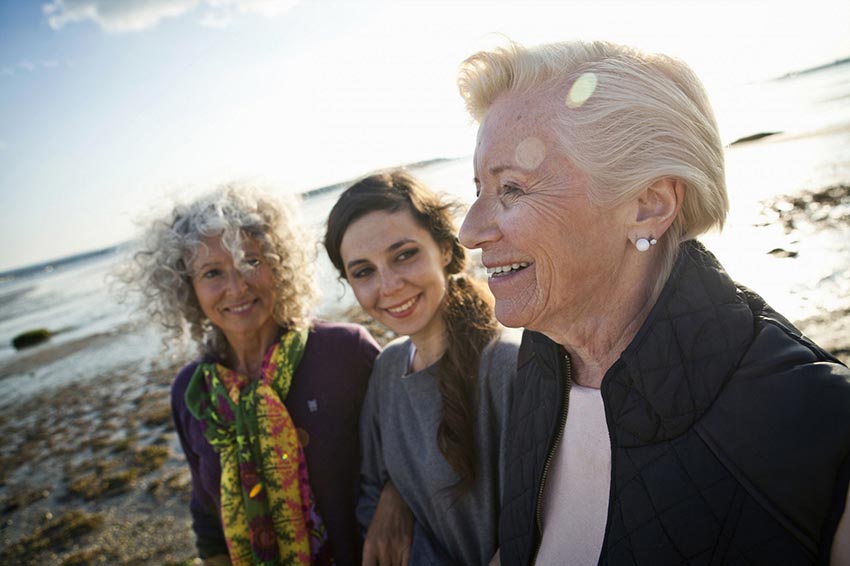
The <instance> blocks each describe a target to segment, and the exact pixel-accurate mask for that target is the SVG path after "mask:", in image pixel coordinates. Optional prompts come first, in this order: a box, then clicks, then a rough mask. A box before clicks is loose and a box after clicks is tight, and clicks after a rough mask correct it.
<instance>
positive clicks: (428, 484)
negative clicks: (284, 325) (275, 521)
mask: <svg viewBox="0 0 850 566" xmlns="http://www.w3.org/2000/svg"><path fill="white" fill-rule="evenodd" d="M520 338H521V334H520V332H518V331H515V330H510V329H504V330H502V333H501V335H500V336H497V337H496V339H495V340H493V341H492V342H491V343H490V344H489V345H488V346H487V347H486V348H485V349H484V352H483V353H482V356H481V363H480V367H479V372H478V409H477V412H476V419H475V431H474V432H475V448H476V453H477V460H476V465H477V468H476V474H477V475H476V481H475V484H474V485H473V487H472V488H471V489H470V490H469V491H468V492H466V493H465V494H463V495H462V496H460V498H459V499H457V496H455V495H453V493H452V492H451V490H450V489H449V488H450V487H451V486H453V485H454V484H455V483H456V482H457V481H458V476H457V474H455V472H454V470H453V469H452V467H451V466H450V465H449V464H448V462H446V460H445V458H444V457H443V455H442V453H441V452H440V450H439V448H438V447H437V425H438V424H439V422H440V414H441V406H442V400H441V398H440V392H439V390H438V388H437V381H436V379H435V378H434V375H433V373H434V372H435V371H436V365H435V366H431V367H429V368H426V369H424V370H422V371H418V372H415V373H410V374H408V373H407V370H408V365H409V360H410V351H411V347H412V343H411V342H410V339H408V338H400V339H397V340H395V341H393V342H392V343H391V344H389V345H388V346H387V347H386V348H385V349H384V351H383V352H381V354H380V355H379V356H378V358H377V359H376V360H375V366H374V368H373V370H372V377H371V378H370V380H369V389H368V391H367V393H366V399H365V401H364V403H363V410H362V413H361V417H360V438H361V443H362V454H363V458H362V463H361V469H360V472H361V473H360V499H359V502H358V504H357V517H358V520H359V521H360V523H361V525H362V526H363V528H364V532H365V529H366V528H368V525H369V523H370V522H371V520H372V516H373V515H374V513H375V507H376V505H377V503H378V499H379V497H380V495H381V490H382V489H383V486H384V483H385V482H386V481H387V480H388V479H391V480H392V482H393V484H395V486H396V488H397V489H398V491H399V493H401V496H402V497H403V498H404V500H405V501H406V502H407V505H408V506H409V507H410V509H411V511H412V512H413V515H414V517H415V519H416V523H417V524H416V531H415V534H414V542H413V546H412V548H411V557H410V563H411V565H412V566H419V565H422V564H463V565H469V566H474V565H477V564H481V565H486V564H487V563H488V562H489V560H490V559H491V558H492V556H493V554H494V553H495V552H496V549H497V544H498V527H499V521H498V519H499V507H500V495H501V493H502V483H501V482H502V477H503V475H502V470H503V468H504V466H503V455H504V445H505V440H506V430H507V427H506V425H507V423H506V419H507V416H508V409H509V406H510V398H509V395H510V386H509V385H510V382H511V380H512V379H513V378H514V376H515V375H516V358H517V351H518V349H519V342H520ZM423 539H426V540H423Z"/></svg>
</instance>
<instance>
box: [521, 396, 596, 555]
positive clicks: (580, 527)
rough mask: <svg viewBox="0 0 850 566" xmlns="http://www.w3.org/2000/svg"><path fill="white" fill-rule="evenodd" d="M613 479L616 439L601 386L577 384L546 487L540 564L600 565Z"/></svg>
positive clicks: (571, 397)
mask: <svg viewBox="0 0 850 566" xmlns="http://www.w3.org/2000/svg"><path fill="white" fill-rule="evenodd" d="M610 484H611V439H610V437H609V436H608V426H607V424H606V423H605V407H604V405H603V403H602V393H601V392H600V390H599V389H592V388H590V387H581V386H579V385H576V384H573V385H572V388H571V389H570V405H569V412H568V413H567V423H566V425H565V426H564V436H563V438H562V439H561V443H560V445H559V446H558V449H557V451H556V452H555V456H554V458H553V460H552V464H551V467H550V468H549V478H548V480H547V481H546V486H545V488H544V492H543V541H542V543H541V545H540V551H539V552H538V554H537V561H536V564H537V565H538V566H546V565H550V564H558V565H561V564H577V565H584V564H596V563H597V562H598V561H599V553H600V551H601V550H602V539H603V538H604V536H605V524H606V521H607V515H608V491H609V488H610Z"/></svg>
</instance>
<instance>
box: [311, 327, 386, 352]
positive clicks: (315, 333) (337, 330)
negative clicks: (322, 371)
mask: <svg viewBox="0 0 850 566" xmlns="http://www.w3.org/2000/svg"><path fill="white" fill-rule="evenodd" d="M311 341H312V342H313V343H314V344H320V345H322V347H323V348H324V347H331V348H339V347H341V346H344V345H346V344H347V345H349V346H350V347H352V348H356V349H358V350H363V351H365V352H367V353H369V354H371V356H372V357H374V356H375V355H376V354H377V353H378V352H379V351H380V349H381V348H380V346H378V343H377V342H376V341H375V339H374V338H373V337H372V335H371V334H369V331H367V330H366V329H365V328H363V327H362V326H360V325H359V324H354V323H351V322H329V321H327V320H318V319H317V320H313V321H312V323H311V325H310V337H309V339H308V340H307V344H308V346H309V345H310V342H311Z"/></svg>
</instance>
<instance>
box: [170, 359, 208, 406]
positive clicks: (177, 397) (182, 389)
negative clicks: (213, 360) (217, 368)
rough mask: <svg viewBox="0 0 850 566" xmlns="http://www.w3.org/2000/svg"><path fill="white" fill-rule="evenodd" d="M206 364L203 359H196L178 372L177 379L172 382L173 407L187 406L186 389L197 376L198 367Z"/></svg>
mask: <svg viewBox="0 0 850 566" xmlns="http://www.w3.org/2000/svg"><path fill="white" fill-rule="evenodd" d="M203 362H204V359H203V358H202V357H199V358H196V359H194V360H192V361H191V362H189V363H188V364H186V365H185V366H183V367H182V368H180V371H179V372H177V377H175V378H174V381H172V382H171V403H172V405H174V406H175V407H176V406H180V405H183V404H185V400H184V399H185V397H184V396H185V395H186V388H187V387H189V381H190V380H191V379H192V376H193V375H195V371H196V370H197V369H198V366H199V365H200V364H201V363H203Z"/></svg>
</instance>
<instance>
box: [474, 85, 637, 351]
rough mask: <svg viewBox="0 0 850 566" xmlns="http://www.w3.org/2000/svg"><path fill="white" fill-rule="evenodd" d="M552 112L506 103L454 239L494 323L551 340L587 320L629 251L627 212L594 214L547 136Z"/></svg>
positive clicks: (494, 119)
mask: <svg viewBox="0 0 850 566" xmlns="http://www.w3.org/2000/svg"><path fill="white" fill-rule="evenodd" d="M552 116H553V112H552V106H548V105H547V104H545V103H544V102H541V101H540V99H539V98H537V99H532V98H523V97H521V96H518V95H515V94H510V93H508V94H504V95H502V96H501V97H500V98H499V99H497V100H496V102H495V103H494V104H493V105H492V106H491V107H490V109H489V110H488V111H487V113H486V115H485V116H484V120H483V121H482V124H481V127H480V129H479V132H478V143H477V147H476V150H475V158H474V167H475V178H476V186H477V190H478V193H479V194H478V198H477V200H476V201H475V202H474V203H473V205H472V207H471V208H470V210H469V213H468V214H467V216H466V219H465V220H464V223H463V226H462V227H461V231H460V240H461V243H463V245H465V246H466V247H468V248H480V249H481V250H482V261H483V262H484V265H485V266H486V267H487V269H488V274H489V280H488V282H489V285H490V290H491V291H492V292H493V295H494V296H495V298H496V318H498V319H499V321H500V322H501V323H502V324H504V325H506V326H512V327H520V326H522V327H525V328H529V329H532V330H537V331H540V332H543V333H546V334H548V335H551V334H559V333H560V330H561V329H563V326H564V325H565V324H571V323H573V322H577V321H581V319H582V317H589V316H593V312H594V306H595V305H599V304H600V303H602V302H604V301H605V300H606V299H607V297H606V295H607V291H608V290H610V289H613V282H615V281H617V279H618V270H619V269H620V266H621V265H623V261H622V260H623V256H624V254H625V253H626V246H627V244H628V243H629V241H628V238H627V234H626V230H627V228H626V211H627V209H626V207H622V206H621V207H617V208H606V209H603V208H601V207H598V206H595V205H594V204H592V203H591V202H590V200H589V198H588V193H587V180H586V177H585V176H584V175H583V174H582V173H581V172H580V171H579V170H578V169H577V168H576V167H575V166H573V165H572V163H571V162H570V161H569V159H568V156H566V155H564V153H563V151H562V150H561V149H560V146H559V144H558V143H557V138H556V136H555V134H554V133H553V132H552V131H551V129H550V128H551V126H550V124H551V122H552Z"/></svg>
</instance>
